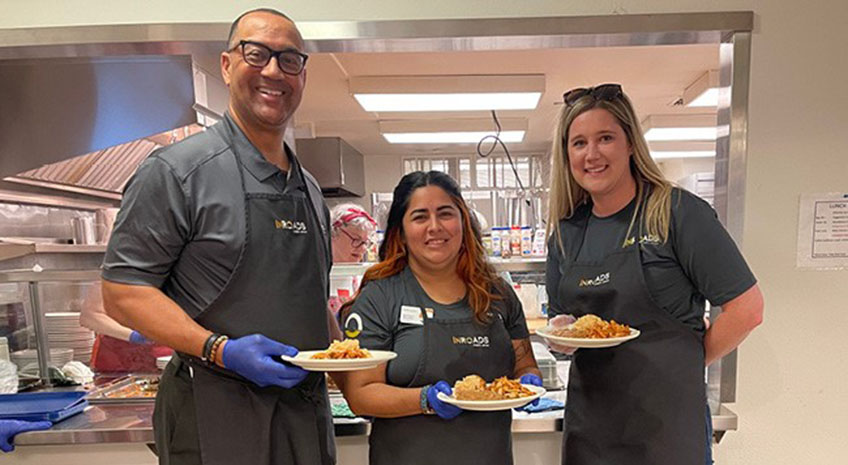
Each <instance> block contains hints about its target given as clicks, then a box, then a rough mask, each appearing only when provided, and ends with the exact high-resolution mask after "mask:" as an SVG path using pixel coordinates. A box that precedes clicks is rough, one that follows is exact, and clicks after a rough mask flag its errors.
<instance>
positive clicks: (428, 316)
mask: <svg viewBox="0 0 848 465" xmlns="http://www.w3.org/2000/svg"><path fill="white" fill-rule="evenodd" d="M424 313H426V314H427V318H433V309H432V308H430V307H427V308H425V309H424Z"/></svg>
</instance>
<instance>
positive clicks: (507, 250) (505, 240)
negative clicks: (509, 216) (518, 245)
mask: <svg viewBox="0 0 848 465" xmlns="http://www.w3.org/2000/svg"><path fill="white" fill-rule="evenodd" d="M498 229H499V230H500V233H501V254H500V257H501V258H509V257H511V256H512V246H511V245H510V231H509V228H507V227H502V228H498Z"/></svg>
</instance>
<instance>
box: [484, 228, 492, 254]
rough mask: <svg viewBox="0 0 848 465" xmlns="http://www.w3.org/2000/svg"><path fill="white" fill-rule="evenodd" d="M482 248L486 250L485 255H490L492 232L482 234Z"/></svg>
mask: <svg viewBox="0 0 848 465" xmlns="http://www.w3.org/2000/svg"><path fill="white" fill-rule="evenodd" d="M482 240H483V248H484V249H485V250H486V255H488V256H490V257H491V256H492V233H485V234H483V238H482Z"/></svg>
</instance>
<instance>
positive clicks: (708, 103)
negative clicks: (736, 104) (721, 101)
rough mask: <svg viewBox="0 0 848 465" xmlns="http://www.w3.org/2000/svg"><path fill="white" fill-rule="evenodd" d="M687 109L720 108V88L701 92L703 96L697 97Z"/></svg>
mask: <svg viewBox="0 0 848 465" xmlns="http://www.w3.org/2000/svg"><path fill="white" fill-rule="evenodd" d="M686 106H687V107H717V106H718V87H710V88H709V89H707V90H705V91H703V92H701V95H699V96H697V97H695V99H694V100H692V101H691V102H689V103H687V104H686Z"/></svg>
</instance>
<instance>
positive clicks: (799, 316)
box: [0, 0, 848, 465]
mask: <svg viewBox="0 0 848 465" xmlns="http://www.w3.org/2000/svg"><path fill="white" fill-rule="evenodd" d="M96 3H97V6H93V5H94V4H95V2H90V1H81V0H65V1H64V2H55V1H53V0H26V1H24V0H12V1H9V0H4V1H3V2H2V3H1V4H0V5H2V6H0V28H3V27H26V26H33V25H71V24H94V23H110V22H119V23H137V22H173V21H229V20H230V19H232V17H233V16H234V15H235V14H236V13H238V12H240V11H242V10H244V9H246V8H248V7H249V6H253V5H254V2H246V1H242V2H238V1H227V2H223V1H219V2H215V3H212V2H206V1H204V2H200V1H196V2H190V1H181V2H171V1H163V0H159V1H148V2H134V1H127V0H123V1H117V0H113V1H102V2H96ZM262 3H263V4H271V5H274V4H277V6H279V7H280V8H284V9H286V11H288V12H289V13H290V14H292V16H294V17H295V18H296V19H299V20H355V19H396V18H404V19H415V18H437V17H483V16H490V17H491V16H505V17H509V16H545V15H582V14H611V13H659V12H663V13H667V12H687V11H705V10H713V11H719V10H740V9H747V10H754V11H755V13H756V14H757V19H756V30H755V31H754V35H753V41H752V69H751V93H750V117H749V131H750V132H749V140H748V142H749V158H748V177H747V200H746V213H745V229H744V253H745V255H746V257H747V258H748V260H749V261H750V264H751V266H752V268H753V269H754V271H755V273H756V274H757V276H758V277H759V279H760V285H761V287H762V289H763V291H764V293H765V295H766V301H767V305H766V322H765V324H764V325H763V326H762V327H761V328H760V329H758V330H757V331H756V332H755V333H754V334H753V335H752V336H751V337H750V339H749V340H748V341H747V342H746V343H745V344H744V346H743V347H742V349H741V350H740V354H739V389H738V402H737V403H736V405H735V406H733V408H734V409H735V410H736V411H737V412H738V413H739V415H740V424H739V431H737V432H734V433H730V434H728V435H727V436H726V437H725V439H724V440H723V441H722V443H721V444H720V445H719V446H718V448H717V450H716V457H717V461H718V463H719V464H769V465H771V464H792V465H796V464H841V463H845V453H844V451H843V449H844V447H845V446H844V444H843V443H844V442H845V438H846V431H848V381H846V379H848V377H846V373H847V372H848V343H846V331H845V328H848V286H846V283H848V271H846V270H843V271H806V270H798V269H796V268H795V249H796V240H797V227H798V225H797V216H798V199H799V195H800V194H801V193H808V192H828V191H843V192H845V191H848V153H846V147H848V132H846V131H845V130H844V127H843V126H844V125H845V122H846V121H848V111H846V102H848V90H846V86H845V82H846V81H848V60H846V59H845V54H846V49H848V32H846V29H845V19H846V18H848V2H846V1H845V0H819V1H804V2H801V1H788V0H786V1H777V0H773V1H753V0H739V1H734V0H716V1H711V2H703V1H699V0H619V1H596V2H574V1H568V2H567V1H563V0H535V1H526V0H517V1H493V0H488V1H484V0H466V1H462V2H459V1H454V0H431V1H429V2H426V5H427V6H428V7H429V8H424V7H423V3H422V2H419V1H409V0H407V1H391V2H389V1H379V2H378V1H374V0H360V1H357V2H339V1H333V2H320V1H315V0H309V1H306V0H297V1H295V0H292V1H288V2H262ZM256 4H258V2H257V3H256ZM394 179H396V178H394ZM368 182H369V184H371V183H372V182H373V180H369V181H368Z"/></svg>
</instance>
